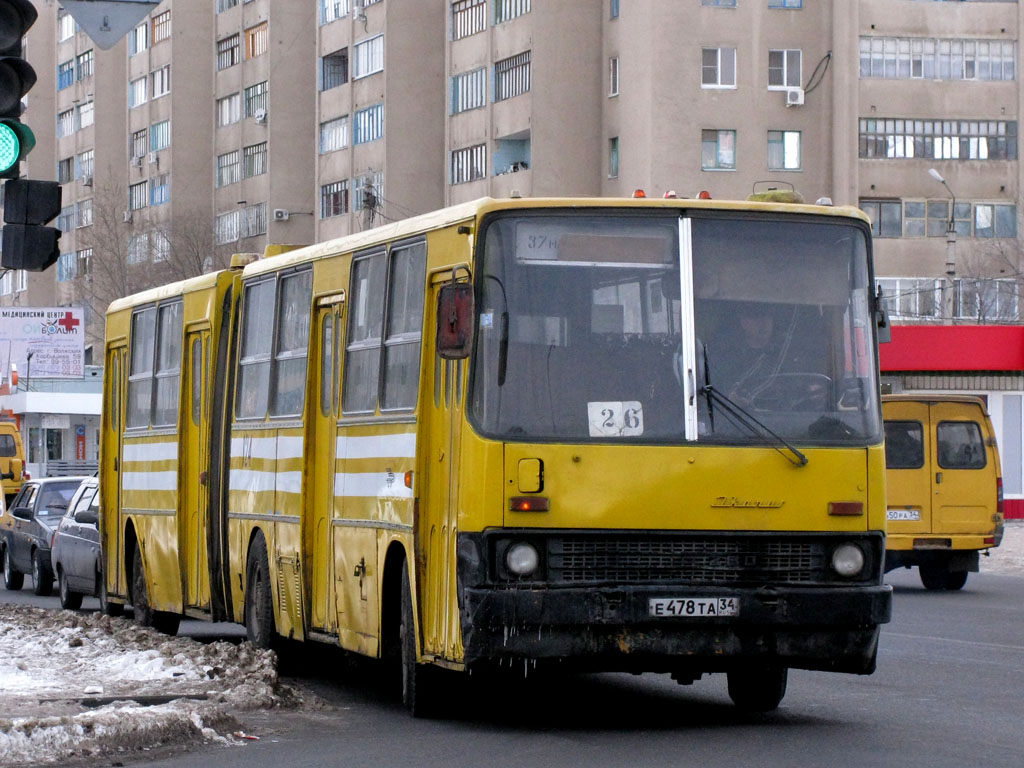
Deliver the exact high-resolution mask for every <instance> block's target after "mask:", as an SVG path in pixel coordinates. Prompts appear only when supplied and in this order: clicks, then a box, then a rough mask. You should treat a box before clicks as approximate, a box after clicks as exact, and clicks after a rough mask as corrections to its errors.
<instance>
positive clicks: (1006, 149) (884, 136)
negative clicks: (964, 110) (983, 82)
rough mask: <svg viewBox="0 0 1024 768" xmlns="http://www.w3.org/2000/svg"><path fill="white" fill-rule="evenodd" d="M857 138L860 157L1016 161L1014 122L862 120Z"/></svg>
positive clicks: (1015, 130)
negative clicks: (858, 139)
mask: <svg viewBox="0 0 1024 768" xmlns="http://www.w3.org/2000/svg"><path fill="white" fill-rule="evenodd" d="M859 138H860V147H859V156H860V157H862V158H884V159H902V158H914V157H922V158H931V159H935V160H1015V159H1017V123H1016V122H1015V121H1007V120H910V119H903V118H878V119H875V118H862V119H861V120H860V137H859Z"/></svg>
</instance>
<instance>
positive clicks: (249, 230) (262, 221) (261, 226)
mask: <svg viewBox="0 0 1024 768" xmlns="http://www.w3.org/2000/svg"><path fill="white" fill-rule="evenodd" d="M241 225H242V231H241V233H240V234H241V236H242V237H255V236H256V235H265V234H267V204H266V203H256V204H255V205H249V206H246V207H245V208H244V209H242V221H241Z"/></svg>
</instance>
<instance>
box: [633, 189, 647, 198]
mask: <svg viewBox="0 0 1024 768" xmlns="http://www.w3.org/2000/svg"><path fill="white" fill-rule="evenodd" d="M633 197H647V193H646V192H644V191H643V190H642V189H634V190H633Z"/></svg>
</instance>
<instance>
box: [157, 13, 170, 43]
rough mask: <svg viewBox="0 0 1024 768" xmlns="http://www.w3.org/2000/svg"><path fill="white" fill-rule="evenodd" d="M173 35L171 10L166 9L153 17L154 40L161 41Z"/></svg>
mask: <svg viewBox="0 0 1024 768" xmlns="http://www.w3.org/2000/svg"><path fill="white" fill-rule="evenodd" d="M170 36H171V12H170V11H164V12H163V13H158V14H157V15H156V16H154V17H153V42H154V43H159V42H160V41H161V40H166V39H167V38H169V37H170Z"/></svg>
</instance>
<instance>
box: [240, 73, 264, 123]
mask: <svg viewBox="0 0 1024 768" xmlns="http://www.w3.org/2000/svg"><path fill="white" fill-rule="evenodd" d="M257 112H262V113H263V114H264V115H265V114H266V113H267V81H266V80H264V81H263V82H262V83H256V85H250V86H249V87H248V88H246V89H245V116H246V117H252V116H253V115H255V114H256V113H257Z"/></svg>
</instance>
